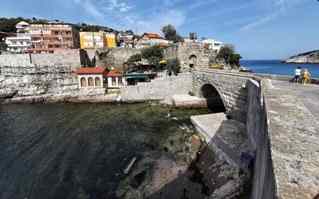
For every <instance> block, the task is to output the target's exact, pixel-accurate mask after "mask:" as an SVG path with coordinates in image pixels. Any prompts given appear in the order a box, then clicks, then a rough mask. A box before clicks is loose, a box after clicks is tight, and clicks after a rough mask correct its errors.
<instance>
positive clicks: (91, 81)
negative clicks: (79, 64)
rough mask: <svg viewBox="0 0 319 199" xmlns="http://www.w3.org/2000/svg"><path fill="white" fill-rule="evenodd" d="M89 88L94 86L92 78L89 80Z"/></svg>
mask: <svg viewBox="0 0 319 199" xmlns="http://www.w3.org/2000/svg"><path fill="white" fill-rule="evenodd" d="M88 86H94V81H93V78H92V77H89V78H88Z"/></svg>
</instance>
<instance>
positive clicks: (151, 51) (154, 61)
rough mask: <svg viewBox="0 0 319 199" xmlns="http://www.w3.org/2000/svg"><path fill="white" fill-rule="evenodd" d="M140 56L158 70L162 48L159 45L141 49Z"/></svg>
mask: <svg viewBox="0 0 319 199" xmlns="http://www.w3.org/2000/svg"><path fill="white" fill-rule="evenodd" d="M141 55H142V58H143V59H146V60H147V61H148V63H149V64H150V65H153V66H155V68H156V69H157V70H158V69H160V61H161V60H162V59H163V57H164V55H163V49H162V48H160V47H159V46H152V47H149V48H145V49H143V50H142V53H141Z"/></svg>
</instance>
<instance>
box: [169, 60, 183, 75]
mask: <svg viewBox="0 0 319 199" xmlns="http://www.w3.org/2000/svg"><path fill="white" fill-rule="evenodd" d="M166 69H167V72H168V75H169V76H171V75H172V73H174V75H178V73H180V70H181V63H180V61H179V59H178V58H173V59H169V60H167V64H166Z"/></svg>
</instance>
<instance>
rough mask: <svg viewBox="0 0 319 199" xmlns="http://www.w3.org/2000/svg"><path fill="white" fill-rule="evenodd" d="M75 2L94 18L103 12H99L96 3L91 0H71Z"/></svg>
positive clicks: (101, 16)
mask: <svg viewBox="0 0 319 199" xmlns="http://www.w3.org/2000/svg"><path fill="white" fill-rule="evenodd" d="M73 1H74V2H75V3H76V4H78V5H80V6H81V7H82V8H83V9H84V10H85V11H86V12H87V13H89V14H90V15H92V16H93V17H95V18H98V19H101V18H103V16H104V14H103V12H101V11H100V10H99V9H98V8H97V6H96V4H95V3H94V2H92V1H91V0H73Z"/></svg>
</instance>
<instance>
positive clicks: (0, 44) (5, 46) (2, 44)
mask: <svg viewBox="0 0 319 199" xmlns="http://www.w3.org/2000/svg"><path fill="white" fill-rule="evenodd" d="M7 47H8V46H7V44H6V43H4V42H1V41H0V51H1V50H3V51H5V50H6V49H7Z"/></svg>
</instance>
